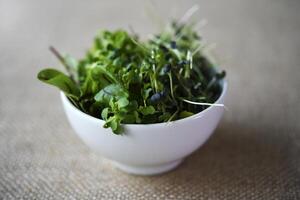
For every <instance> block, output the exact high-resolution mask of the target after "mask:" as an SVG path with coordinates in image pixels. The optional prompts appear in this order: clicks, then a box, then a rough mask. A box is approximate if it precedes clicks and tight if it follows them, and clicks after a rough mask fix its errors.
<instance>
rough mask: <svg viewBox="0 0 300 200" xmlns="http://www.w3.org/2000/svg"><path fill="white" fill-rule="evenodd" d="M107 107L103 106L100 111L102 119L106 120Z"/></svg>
mask: <svg viewBox="0 0 300 200" xmlns="http://www.w3.org/2000/svg"><path fill="white" fill-rule="evenodd" d="M108 112H109V108H104V109H103V110H102V112H101V117H102V119H104V120H106V119H107V117H108Z"/></svg>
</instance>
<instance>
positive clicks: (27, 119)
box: [0, 0, 300, 200]
mask: <svg viewBox="0 0 300 200" xmlns="http://www.w3.org/2000/svg"><path fill="white" fill-rule="evenodd" d="M149 2H151V1H149ZM149 2H148V3H147V1H145V2H143V1H137V0H136V1H133V0H130V1H126V2H125V1H97V0H91V1H73V0H64V1H59V0H51V1H39V0H26V1H18V0H0V199H45V200H50V199H116V200H118V199H119V200H121V199H124V200H126V199H128V200H136V199H180V200H184V199H228V200H229V199H230V200H237V199H268V200H275V199H276V200H277V199H284V200H294V199H295V200H296V199H300V123H299V122H300V121H299V120H300V106H299V104H300V92H299V91H300V69H299V66H300V61H299V60H300V37H299V36H300V23H299V21H300V18H299V8H300V1H297V0H253V1H247V0H227V1H221V0H220V1H217V0H215V1H205V0H199V1H192V0H187V1H183V0H182V1H171V0H170V1H154V3H155V4H157V9H156V10H157V12H158V13H160V15H161V16H162V18H163V19H167V18H170V17H175V16H182V14H183V13H184V12H185V11H186V10H187V9H188V8H189V7H191V6H192V5H194V4H195V3H198V4H199V5H200V11H199V13H197V14H196V16H195V18H196V19H197V20H201V19H203V18H206V19H207V20H208V21H209V24H208V25H207V26H206V27H205V28H203V29H201V30H200V32H202V33H203V35H204V37H205V38H206V39H207V40H208V41H211V42H215V43H217V44H218V46H217V49H216V58H217V60H218V61H219V62H220V63H221V67H222V68H224V69H225V70H226V71H227V74H228V77H227V79H228V82H229V92H228V98H227V107H228V111H226V112H225V115H224V118H223V120H222V122H221V124H220V126H219V127H218V128H217V130H216V132H215V134H214V135H213V136H212V137H211V138H210V140H209V141H208V142H207V143H206V144H205V145H204V146H203V147H202V148H201V149H199V150H198V151H196V152H195V153H194V154H193V155H191V156H190V157H188V158H187V159H186V160H185V161H184V163H183V164H181V165H180V166H179V167H178V168H177V169H175V170H174V171H171V172H169V173H166V174H163V175H159V176H153V177H142V176H132V175H127V174H125V173H123V172H121V171H119V170H118V169H115V168H114V167H113V166H112V164H111V163H110V162H109V161H108V160H106V159H104V158H102V157H101V156H99V155H97V154H95V153H93V152H92V151H90V150H89V149H88V148H87V147H86V146H85V145H84V144H83V143H82V142H81V140H80V139H79V138H78V137H77V136H76V135H75V133H74V132H73V130H72V129H71V127H70V126H69V124H68V122H67V120H66V117H65V115H64V113H63V110H62V105H61V102H60V100H59V95H58V91H57V90H56V89H54V88H50V87H49V86H46V85H44V84H42V83H40V82H38V81H37V79H36V74H37V72H38V71H39V70H40V69H41V68H43V67H46V66H49V67H57V68H59V67H61V66H60V65H59V63H58V62H57V60H56V59H55V58H54V57H53V56H52V55H51V54H50V53H49V51H48V49H47V48H48V46H49V45H50V44H51V45H54V46H55V47H56V48H57V49H59V50H61V51H63V52H69V53H70V54H72V55H74V56H75V57H80V56H82V55H83V54H84V52H85V50H86V49H87V48H88V47H89V45H90V44H91V42H92V38H93V36H94V35H95V34H96V32H97V30H98V29H106V28H109V29H116V28H119V27H121V28H126V29H127V28H128V25H131V26H132V27H135V31H136V32H138V33H141V34H142V35H143V36H147V34H149V33H153V32H155V25H153V23H152V22H151V20H149V18H147V17H146V16H145V11H144V8H145V7H146V6H149ZM150 5H151V3H150ZM116 148H118V147H116Z"/></svg>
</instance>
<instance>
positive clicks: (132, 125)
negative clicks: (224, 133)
mask: <svg viewBox="0 0 300 200" xmlns="http://www.w3.org/2000/svg"><path fill="white" fill-rule="evenodd" d="M221 85H222V92H221V94H220V96H219V97H218V99H217V100H216V101H215V102H214V103H220V100H221V99H223V98H224V97H225V95H226V93H227V88H228V83H227V81H226V80H223V81H222V82H221ZM60 96H61V100H62V102H63V103H65V104H67V106H68V107H70V108H72V110H74V111H75V112H77V113H78V114H80V115H82V116H83V117H85V118H87V119H88V120H92V121H95V122H97V123H99V122H101V123H105V121H104V120H102V119H99V118H96V117H93V116H91V115H89V114H87V113H85V112H83V111H81V110H79V109H78V108H77V107H75V106H74V105H73V104H72V103H71V102H70V100H69V99H68V98H67V96H66V95H65V94H64V93H63V92H62V91H60ZM213 108H214V107H213V106H209V107H208V108H206V109H204V110H202V111H201V112H198V113H196V114H194V115H192V116H189V117H185V118H182V119H178V120H175V121H171V122H159V123H152V124H121V125H122V126H126V127H142V126H147V127H150V126H161V125H168V124H174V123H182V122H185V121H188V120H192V119H195V118H200V117H202V116H204V115H205V113H207V112H209V111H210V110H211V109H213Z"/></svg>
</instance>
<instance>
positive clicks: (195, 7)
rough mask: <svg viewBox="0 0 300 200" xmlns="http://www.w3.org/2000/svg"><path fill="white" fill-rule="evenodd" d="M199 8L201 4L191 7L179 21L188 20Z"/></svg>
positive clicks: (184, 21)
mask: <svg viewBox="0 0 300 200" xmlns="http://www.w3.org/2000/svg"><path fill="white" fill-rule="evenodd" d="M198 10H199V6H198V5H197V4H196V5H193V6H192V7H191V8H190V9H188V10H187V11H186V13H185V14H184V15H183V16H182V17H181V19H180V20H179V23H180V24H181V23H186V22H187V21H188V19H189V18H190V17H191V16H193V14H195V13H196V12H197V11H198Z"/></svg>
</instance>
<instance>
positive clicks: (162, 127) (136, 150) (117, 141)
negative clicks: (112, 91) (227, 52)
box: [61, 82, 227, 175]
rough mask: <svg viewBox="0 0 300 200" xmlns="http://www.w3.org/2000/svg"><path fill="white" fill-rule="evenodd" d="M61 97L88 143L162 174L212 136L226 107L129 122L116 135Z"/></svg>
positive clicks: (144, 171)
mask: <svg viewBox="0 0 300 200" xmlns="http://www.w3.org/2000/svg"><path fill="white" fill-rule="evenodd" d="M226 92H227V83H226V82H225V83H224V84H223V90H222V94H221V96H220V97H219V99H218V100H217V101H216V103H218V104H223V103H224V98H225V94H226ZM61 99H62V102H63V106H64V109H65V112H66V114H67V117H68V120H69V122H70V124H71V126H72V127H73V129H74V130H75V132H76V133H77V134H78V136H79V137H80V138H81V139H82V140H83V141H84V143H85V144H86V145H88V146H89V147H90V148H91V149H93V150H94V151H96V152H98V153H100V154H101V155H102V156H104V157H106V158H108V159H110V160H112V161H113V162H114V163H115V164H116V166H117V167H118V168H120V169H121V170H123V171H125V172H128V173H132V174H139V175H153V174H159V173H163V172H166V171H169V170H171V169H173V168H175V167H176V166H178V165H179V164H180V162H181V161H182V160H183V159H184V158H185V157H186V156H188V155H189V154H191V153H192V152H194V151H195V150H196V149H198V148H199V147H200V146H201V145H203V143H204V142H205V141H206V140H207V139H208V138H209V137H210V136H211V134H212V133H213V131H214V130H215V128H216V127H217V125H218V123H219V121H220V119H221V117H222V114H223V111H224V108H223V107H217V106H210V107H209V108H207V109H205V110H204V111H202V112H200V113H198V114H196V115H193V116H191V117H188V118H184V119H181V120H177V121H174V122H170V123H157V124H145V125H141V124H126V125H123V126H124V130H125V132H124V134H123V135H115V134H113V133H112V132H111V130H110V129H109V128H108V129H106V128H103V124H104V121H103V120H100V119H97V118H94V117H92V116H89V115H87V114H85V113H83V112H82V111H80V110H78V109H77V108H76V107H74V106H73V105H72V104H71V103H70V101H69V100H68V99H67V97H66V96H65V95H64V94H63V93H61Z"/></svg>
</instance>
